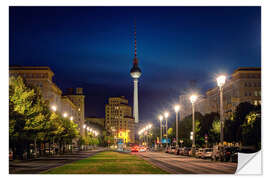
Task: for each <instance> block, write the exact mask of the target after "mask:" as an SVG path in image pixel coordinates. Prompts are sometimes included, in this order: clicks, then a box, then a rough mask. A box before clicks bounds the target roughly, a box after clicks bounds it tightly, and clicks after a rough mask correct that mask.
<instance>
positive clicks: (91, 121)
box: [85, 117, 105, 127]
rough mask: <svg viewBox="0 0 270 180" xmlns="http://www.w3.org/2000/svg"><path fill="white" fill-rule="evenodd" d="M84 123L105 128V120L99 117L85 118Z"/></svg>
mask: <svg viewBox="0 0 270 180" xmlns="http://www.w3.org/2000/svg"><path fill="white" fill-rule="evenodd" d="M85 122H86V123H89V124H96V125H98V126H102V127H105V120H104V118H99V117H86V118H85Z"/></svg>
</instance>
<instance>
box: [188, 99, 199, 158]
mask: <svg viewBox="0 0 270 180" xmlns="http://www.w3.org/2000/svg"><path fill="white" fill-rule="evenodd" d="M197 98H198V97H197V95H194V94H193V95H191V96H190V98H189V100H190V102H191V104H192V132H193V138H192V156H195V151H196V146H195V137H196V136H195V105H194V103H195V102H196V100H197Z"/></svg>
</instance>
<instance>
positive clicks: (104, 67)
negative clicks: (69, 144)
mask: <svg viewBox="0 0 270 180" xmlns="http://www.w3.org/2000/svg"><path fill="white" fill-rule="evenodd" d="M135 19H136V25H137V49H138V50H137V51H138V59H139V66H140V67H141V69H142V73H143V74H142V76H141V78H140V81H139V112H140V120H141V121H154V120H155V119H156V117H157V114H158V113H159V112H160V111H162V110H164V109H166V108H167V109H169V108H171V105H172V104H173V103H175V102H177V100H178V95H179V94H180V93H181V92H183V91H184V89H186V88H189V83H190V81H191V80H196V82H197V84H196V86H197V87H198V89H199V90H200V93H202V94H203V93H204V92H205V90H207V89H208V88H212V87H214V86H215V81H214V78H215V75H216V74H218V73H219V72H225V73H227V74H231V73H232V72H233V71H234V70H235V69H236V68H238V67H239V66H256V67H259V66H261V10H260V7H11V8H10V64H11V65H13V64H16V65H25V66H28V65H35V66H41V65H42V66H50V67H51V69H52V70H53V71H54V72H55V78H54V80H55V82H56V84H57V85H58V86H60V88H61V89H63V90H64V89H66V88H68V87H77V86H80V87H83V88H84V92H85V94H86V115H87V116H104V105H105V103H106V100H107V98H108V97H109V96H120V95H124V96H126V97H127V98H128V99H129V102H130V105H132V95H133V94H132V93H133V89H132V88H133V85H132V79H131V77H130V75H129V70H130V68H131V67H132V60H133V56H134V44H133V43H134V37H133V31H134V30H133V28H134V20H135Z"/></svg>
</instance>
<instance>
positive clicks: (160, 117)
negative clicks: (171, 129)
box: [159, 115, 163, 148]
mask: <svg viewBox="0 0 270 180" xmlns="http://www.w3.org/2000/svg"><path fill="white" fill-rule="evenodd" d="M162 120H163V116H162V115H159V121H160V140H159V141H160V148H161V147H162Z"/></svg>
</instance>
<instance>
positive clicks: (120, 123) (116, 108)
mask: <svg viewBox="0 0 270 180" xmlns="http://www.w3.org/2000/svg"><path fill="white" fill-rule="evenodd" d="M134 124H135V121H134V118H133V116H132V108H131V107H130V106H129V105H128V100H127V99H125V97H124V96H121V97H111V98H109V103H108V104H106V107H105V128H106V129H107V130H108V131H111V132H112V133H113V136H114V137H115V138H122V139H123V140H124V142H130V143H134V141H135V129H134V127H135V125H134Z"/></svg>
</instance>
